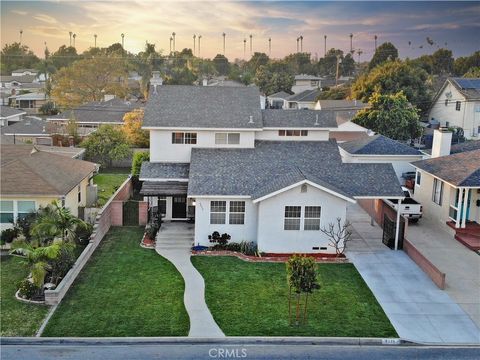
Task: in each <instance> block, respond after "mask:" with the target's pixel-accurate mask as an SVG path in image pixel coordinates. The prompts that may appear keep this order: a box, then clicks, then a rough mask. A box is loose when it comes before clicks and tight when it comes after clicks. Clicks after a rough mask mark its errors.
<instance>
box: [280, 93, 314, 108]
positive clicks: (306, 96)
mask: <svg viewBox="0 0 480 360" xmlns="http://www.w3.org/2000/svg"><path fill="white" fill-rule="evenodd" d="M320 92H321V90H318V89H315V90H305V91H302V92H300V93H297V94H293V95H291V96H289V97H288V98H287V99H286V106H285V108H286V109H311V110H313V109H315V104H316V102H317V98H318V96H319V95H320Z"/></svg>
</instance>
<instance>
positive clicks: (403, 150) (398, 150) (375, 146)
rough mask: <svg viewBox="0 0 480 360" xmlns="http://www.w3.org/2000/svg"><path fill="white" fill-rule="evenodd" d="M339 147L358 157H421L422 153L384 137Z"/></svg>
mask: <svg viewBox="0 0 480 360" xmlns="http://www.w3.org/2000/svg"><path fill="white" fill-rule="evenodd" d="M339 146H340V147H341V148H342V149H344V150H345V151H346V152H348V153H349V154H356V155H421V153H420V151H418V150H416V149H414V148H412V147H410V146H408V145H406V144H403V143H401V142H398V141H395V140H392V139H390V138H388V137H386V136H383V135H374V136H368V137H366V138H362V139H358V140H353V141H347V142H344V143H341V144H339Z"/></svg>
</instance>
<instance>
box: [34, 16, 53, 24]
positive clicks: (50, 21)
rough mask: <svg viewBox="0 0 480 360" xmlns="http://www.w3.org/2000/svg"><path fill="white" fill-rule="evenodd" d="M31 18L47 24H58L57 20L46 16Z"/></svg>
mask: <svg viewBox="0 0 480 360" xmlns="http://www.w3.org/2000/svg"><path fill="white" fill-rule="evenodd" d="M33 18H34V19H35V20H38V21H41V22H44V23H47V24H56V23H57V22H58V21H57V19H55V18H54V17H51V16H50V15H47V14H35V15H33Z"/></svg>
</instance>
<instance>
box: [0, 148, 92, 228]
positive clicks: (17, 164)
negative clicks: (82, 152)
mask: <svg viewBox="0 0 480 360" xmlns="http://www.w3.org/2000/svg"><path fill="white" fill-rule="evenodd" d="M1 152H2V158H1V190H0V197H1V207H0V211H1V214H0V218H1V224H0V226H1V229H2V230H3V229H5V228H9V227H12V224H11V221H16V220H17V219H18V218H20V217H22V216H24V215H26V214H28V213H29V212H30V211H33V210H37V209H38V208H39V207H40V206H46V205H48V204H50V203H51V202H52V201H58V202H59V203H60V204H61V205H62V206H64V207H66V208H68V209H70V211H71V212H72V214H73V215H75V216H78V215H79V208H82V207H85V206H86V205H87V203H86V201H87V191H89V189H88V188H89V184H91V181H92V177H93V174H94V172H95V171H96V170H97V165H96V164H94V163H91V162H87V161H83V160H75V159H72V158H69V157H68V156H61V155H57V154H53V153H49V152H44V151H41V150H38V149H37V148H36V147H35V146H32V145H1ZM80 212H81V211H80Z"/></svg>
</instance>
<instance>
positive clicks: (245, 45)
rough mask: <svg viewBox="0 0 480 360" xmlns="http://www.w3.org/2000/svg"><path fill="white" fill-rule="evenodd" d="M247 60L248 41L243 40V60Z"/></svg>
mask: <svg viewBox="0 0 480 360" xmlns="http://www.w3.org/2000/svg"><path fill="white" fill-rule="evenodd" d="M246 58H247V39H245V38H243V60H245V59H246Z"/></svg>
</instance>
